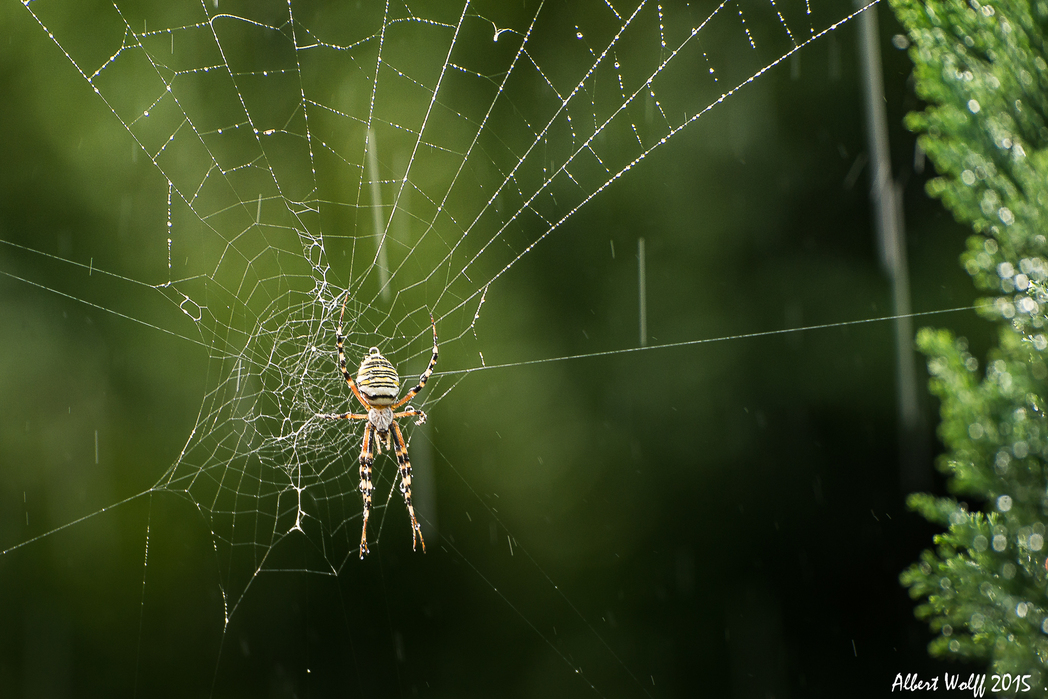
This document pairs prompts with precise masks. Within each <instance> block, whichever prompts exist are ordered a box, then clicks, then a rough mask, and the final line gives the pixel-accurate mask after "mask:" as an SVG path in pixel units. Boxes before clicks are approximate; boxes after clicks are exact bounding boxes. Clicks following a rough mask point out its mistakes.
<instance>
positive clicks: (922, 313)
mask: <svg viewBox="0 0 1048 699" xmlns="http://www.w3.org/2000/svg"><path fill="white" fill-rule="evenodd" d="M979 307H980V304H977V303H976V304H972V305H970V306H958V307H956V308H945V309H942V310H939V311H918V312H917V313H903V314H900V315H893V316H881V317H878V318H863V319H861V320H842V321H840V322H837V323H822V324H820V325H806V326H804V327H803V328H782V329H780V330H762V331H760V332H753V333H740V334H738V335H722V336H720V337H707V338H704V339H701V340H681V341H680V342H667V343H665V344H662V345H648V346H646V347H626V348H623V349H617V350H604V351H602V352H587V353H585V354H572V355H568V356H566V357H550V358H548V359H526V360H524V361H522V362H509V363H507V364H486V365H484V366H478V367H473V368H471V369H453V370H451V371H442V372H440V375H441V376H449V375H451V374H472V373H473V372H475V371H485V370H487V369H508V368H510V367H517V366H526V365H528V364H546V363H548V362H562V361H566V360H569V359H589V358H591V357H606V356H609V355H613V354H629V353H631V352H647V351H649V350H660V349H670V348H673V347H691V346H693V345H705V344H709V343H713V342H727V341H729V340H745V339H749V338H755V337H770V336H772V335H787V334H789V333H800V332H804V331H806V330H826V329H828V328H843V327H847V326H849V325H865V324H868V323H881V322H884V321H886V320H899V319H901V318H917V317H918V316H932V315H940V314H943V313H956V312H957V311H974V310H976V309H978V308H979Z"/></svg>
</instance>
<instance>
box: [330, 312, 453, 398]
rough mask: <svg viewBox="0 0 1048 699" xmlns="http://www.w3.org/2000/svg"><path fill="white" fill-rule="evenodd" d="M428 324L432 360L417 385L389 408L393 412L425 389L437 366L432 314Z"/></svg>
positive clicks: (435, 325)
mask: <svg viewBox="0 0 1048 699" xmlns="http://www.w3.org/2000/svg"><path fill="white" fill-rule="evenodd" d="M429 322H430V323H432V324H433V358H432V359H430V360H429V366H428V367H426V370H425V371H424V372H422V376H420V377H419V379H418V385H417V386H415V387H414V388H413V389H411V390H410V391H408V392H407V393H406V394H404V397H403V398H401V399H400V400H398V401H397V402H396V403H394V404H393V405H391V406H389V407H390V408H393V409H394V410H395V409H397V408H399V407H400V406H402V405H404V404H405V403H407V402H408V401H409V400H411V399H412V398H414V397H415V394H416V393H418V392H419V391H421V390H422V389H423V388H424V387H425V385H426V382H427V381H429V377H430V376H432V374H433V367H435V366H436V365H437V321H436V320H434V319H433V314H430V316H429ZM339 347H341V345H339ZM340 356H341V355H340ZM343 364H344V362H343ZM343 371H344V370H343ZM353 390H354V391H356V389H353Z"/></svg>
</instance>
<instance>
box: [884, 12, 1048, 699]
mask: <svg viewBox="0 0 1048 699" xmlns="http://www.w3.org/2000/svg"><path fill="white" fill-rule="evenodd" d="M892 5H893V7H894V8H895V11H896V13H897V15H898V17H899V19H900V21H901V22H902V23H903V24H904V25H905V26H906V28H907V29H908V31H909V34H910V37H911V39H912V41H913V48H912V49H911V57H912V58H913V60H914V63H915V66H916V67H915V71H914V73H915V77H916V85H917V93H918V95H919V96H920V97H921V98H922V99H924V100H926V101H927V102H928V103H929V106H928V108H926V109H925V110H924V111H922V112H918V113H913V114H910V115H909V116H908V117H907V125H908V126H909V127H910V128H911V129H913V130H915V131H918V132H920V133H921V134H922V135H921V137H920V145H921V147H922V148H923V149H924V150H925V151H926V152H927V153H928V154H929V156H930V157H931V159H932V161H933V162H934V163H935V165H936V168H937V170H938V172H939V177H937V178H935V179H933V180H931V181H930V182H929V183H928V187H927V189H928V193H929V194H930V195H931V196H933V197H937V198H939V199H941V200H942V202H943V204H944V205H945V206H946V207H947V208H948V209H949V210H950V211H951V212H952V213H953V214H954V216H955V217H956V218H957V219H958V220H959V221H962V222H965V223H968V224H970V225H971V226H972V228H973V229H974V231H975V233H976V235H974V236H972V237H971V238H969V240H968V246H967V251H966V252H965V254H964V256H963V257H962V260H963V264H964V266H965V268H966V269H967V271H968V272H969V274H971V275H972V277H973V278H974V280H975V282H976V284H977V286H978V287H979V288H980V289H982V290H983V291H985V292H988V293H990V294H992V295H993V296H992V297H991V298H989V299H987V300H986V302H985V303H983V304H981V305H980V308H981V310H982V313H983V315H984V316H986V317H987V318H989V319H991V320H995V321H997V322H999V323H1000V325H1001V328H1000V333H999V344H998V346H997V347H996V348H995V349H994V350H992V351H991V352H990V354H989V357H988V360H987V362H986V367H985V371H984V372H983V373H982V374H980V372H979V366H978V365H979V362H978V361H977V360H976V358H975V357H973V356H972V355H971V354H970V353H969V352H968V346H967V343H966V341H964V340H963V339H955V338H954V337H953V336H952V335H951V334H950V333H948V332H946V331H932V330H924V331H923V332H921V333H920V335H919V337H918V344H919V346H920V348H921V350H922V351H923V352H924V353H925V354H926V355H928V357H929V361H928V368H929V373H930V374H931V376H932V379H931V390H932V392H933V393H934V394H935V395H937V396H938V397H939V399H940V401H941V406H942V407H941V416H942V423H941V425H940V427H939V435H940V437H941V438H942V440H943V442H944V443H945V446H946V448H947V452H946V453H945V454H944V455H943V456H942V457H941V458H940V462H939V467H940V469H941V470H942V471H943V472H944V473H946V474H947V476H948V477H949V487H950V489H951V490H952V491H953V492H954V493H955V494H957V495H958V496H970V497H974V498H976V499H977V500H985V501H986V502H987V506H986V509H987V510H988V511H989V513H988V514H987V513H984V512H969V510H968V506H967V505H966V504H964V503H961V502H958V501H957V500H955V499H954V498H935V497H933V496H931V495H926V494H917V495H912V496H911V497H910V498H909V505H910V507H911V508H912V509H914V510H916V511H917V512H919V513H921V514H922V515H923V516H924V517H925V518H927V519H928V520H930V521H932V522H935V523H937V524H940V525H942V526H944V527H947V528H948V529H947V532H946V533H944V534H940V535H938V536H936V537H935V543H936V544H937V549H936V550H935V551H925V552H924V554H923V555H922V557H921V560H920V562H918V563H915V564H913V565H912V566H910V567H909V568H908V569H907V570H906V571H905V572H904V573H903V574H902V576H901V581H902V583H903V585H905V586H907V587H908V588H909V590H910V594H911V595H912V596H913V597H914V598H918V599H922V600H923V602H922V603H921V604H920V605H919V606H918V608H917V615H918V617H920V618H922V619H926V620H927V621H928V623H929V625H930V626H931V629H932V631H933V632H936V633H938V634H939V636H938V637H937V638H936V639H935V640H933V641H932V643H931V645H930V648H929V649H930V651H931V653H932V654H933V655H938V656H950V655H952V656H957V657H963V658H974V659H985V660H989V661H990V662H991V663H992V665H993V668H994V670H995V671H997V672H1001V673H1004V672H1011V673H1013V674H1015V673H1021V674H1025V673H1034V678H1033V679H1034V681H1035V682H1036V683H1037V685H1039V686H1043V682H1042V678H1043V668H1044V667H1045V666H1046V664H1048V635H1046V633H1048V610H1046V608H1045V605H1044V604H1043V599H1044V590H1045V578H1046V575H1045V566H1044V563H1045V561H1044V555H1045V554H1044V550H1045V545H1044V544H1045V541H1044V535H1045V523H1044V520H1045V516H1044V510H1045V507H1046V505H1048V497H1046V489H1045V486H1046V483H1045V471H1044V465H1045V459H1046V458H1048V440H1046V437H1048V421H1046V420H1045V414H1044V406H1045V401H1046V393H1048V388H1046V384H1045V377H1046V375H1048V370H1046V368H1045V364H1044V356H1043V353H1044V350H1045V347H1046V345H1048V342H1046V340H1045V337H1044V334H1043V332H1042V329H1043V327H1044V322H1045V315H1044V311H1043V310H1042V309H1043V301H1044V296H1043V294H1041V293H1039V292H1038V291H1037V290H1038V288H1039V287H1040V284H1041V283H1042V282H1043V281H1044V279H1045V277H1046V265H1045V261H1044V260H1045V255H1046V253H1048V249H1046V248H1048V246H1046V240H1045V235H1044V233H1043V231H1044V230H1045V223H1046V218H1045V207H1046V205H1048V156H1046V154H1045V147H1046V146H1048V128H1046V126H1045V124H1046V119H1045V115H1046V114H1048V89H1046V88H1048V64H1046V62H1045V59H1044V56H1045V37H1046V29H1048V5H1046V4H1045V3H1043V2H1038V3H1033V4H1029V3H1024V2H1008V1H1005V2H992V3H989V4H986V5H982V4H980V3H979V2H978V1H977V0H971V2H970V3H965V2H959V1H956V0H949V1H946V2H939V1H932V2H926V3H925V2H918V1H913V0H894V1H893V3H892ZM1038 668H1041V670H1040V671H1039V670H1038Z"/></svg>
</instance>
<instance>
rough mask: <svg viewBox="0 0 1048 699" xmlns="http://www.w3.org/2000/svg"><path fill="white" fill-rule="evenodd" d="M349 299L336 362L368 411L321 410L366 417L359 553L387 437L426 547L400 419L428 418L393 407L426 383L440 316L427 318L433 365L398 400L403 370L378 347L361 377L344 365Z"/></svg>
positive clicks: (414, 530) (415, 533)
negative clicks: (375, 467) (373, 481)
mask: <svg viewBox="0 0 1048 699" xmlns="http://www.w3.org/2000/svg"><path fill="white" fill-rule="evenodd" d="M347 301H349V295H348V294H347V295H346V301H343V302H342V314H341V315H340V316H339V318H338V330H337V331H336V332H335V344H336V345H337V347H338V368H339V369H340V370H341V371H342V376H343V377H345V379H346V383H347V384H349V389H350V390H351V391H353V395H355V396H356V397H357V400H359V401H360V404H361V405H363V406H364V407H365V408H367V409H368V411H367V414H364V415H358V414H356V413H353V412H348V413H341V414H339V413H332V414H321V415H317V417H320V418H328V419H332V420H366V421H367V422H365V423H364V440H363V444H362V445H361V447H360V492H361V494H363V496H364V523H363V525H362V526H361V529H360V557H361V558H364V555H365V554H366V553H368V515H369V514H371V493H372V491H374V487H373V486H372V485H371V467H372V466H373V465H374V463H375V454H374V452H373V451H372V448H371V447H372V444H374V446H375V450H376V451H377V452H378V453H379V454H381V453H382V444H383V442H385V445H386V451H387V452H388V451H390V443H391V442H392V451H393V452H394V453H395V454H396V456H397V464H398V466H399V469H398V470H399V472H400V492H401V493H403V494H404V504H405V505H407V507H408V516H410V517H411V550H412V551H414V550H415V540H416V537H417V538H418V541H419V542H420V543H421V544H422V552H423V553H425V551H426V542H425V540H424V539H423V538H422V527H420V526H419V523H418V520H417V519H415V508H414V507H413V506H412V505H411V462H410V461H409V460H408V446H407V442H406V441H404V433H403V432H401V431H400V426H399V425H397V423H396V419H397V418H401V417H414V418H416V419H415V424H416V425H421V424H422V423H424V422H425V421H426V414H425V413H423V412H422V411H421V410H416V409H415V408H412V407H411V406H410V405H409V406H407V407H406V408H405V409H404V410H403V411H401V412H393V411H394V410H396V409H397V408H399V407H400V406H402V405H404V404H405V403H407V402H408V401H409V400H411V399H412V398H414V397H415V395H417V394H418V392H419V391H421V390H422V389H423V387H425V385H426V381H428V380H429V377H430V375H432V374H433V367H435V366H436V365H437V322H436V321H435V320H434V319H433V315H432V314H430V316H429V320H430V323H432V325H433V358H432V359H430V360H429V366H428V367H426V370H425V371H424V372H422V376H420V377H419V380H418V385H416V386H415V387H414V388H413V389H411V390H410V391H408V392H407V393H406V394H405V395H404V397H403V398H401V399H400V400H397V394H398V393H399V392H400V376H399V375H398V374H397V370H396V368H394V366H393V364H392V363H391V362H390V361H389V360H388V359H386V358H385V357H383V356H382V353H381V352H379V349H378V347H372V348H371V349H370V350H368V353H367V355H366V356H365V357H364V359H363V360H362V361H361V362H360V369H358V370H357V380H356V381H354V380H353V377H352V376H350V374H349V370H348V369H346V352H345V349H344V348H343V343H344V342H345V339H346V338H345V337H343V335H342V319H343V317H344V316H345V314H346V302H347Z"/></svg>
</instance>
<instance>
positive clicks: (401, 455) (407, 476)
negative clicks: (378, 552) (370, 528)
mask: <svg viewBox="0 0 1048 699" xmlns="http://www.w3.org/2000/svg"><path fill="white" fill-rule="evenodd" d="M390 427H391V428H392V429H391V430H390V433H391V434H392V435H393V448H394V449H395V450H396V452H397V463H398V464H399V465H400V492H401V493H403V494H404V504H405V505H407V506H408V516H410V517H411V550H412V551H414V550H415V536H416V535H417V536H418V540H419V543H421V544H422V552H423V553H425V552H426V541H425V539H423V538H422V527H420V526H419V523H418V520H417V519H415V508H414V507H413V506H412V504H411V462H410V461H409V460H408V447H407V442H405V441H404V433H403V432H401V431H400V426H399V425H397V423H395V422H394V423H393V424H392V425H390Z"/></svg>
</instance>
